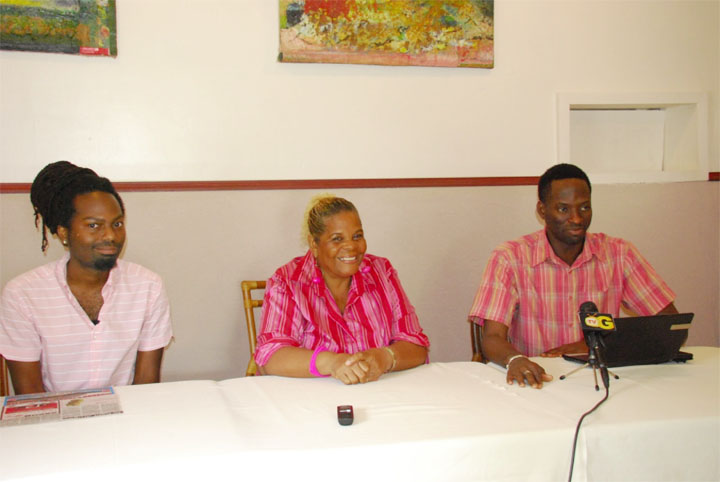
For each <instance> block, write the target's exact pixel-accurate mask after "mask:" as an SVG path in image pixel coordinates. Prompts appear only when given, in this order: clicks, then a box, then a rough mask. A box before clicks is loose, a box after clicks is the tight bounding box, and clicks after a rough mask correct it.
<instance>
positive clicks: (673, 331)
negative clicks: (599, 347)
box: [563, 313, 694, 368]
mask: <svg viewBox="0 0 720 482" xmlns="http://www.w3.org/2000/svg"><path fill="white" fill-rule="evenodd" d="M693 316H694V314H693V313H680V314H677V315H655V316H636V317H632V318H615V327H616V329H617V331H613V332H610V333H609V334H607V335H604V338H603V339H604V341H605V362H606V363H607V366H608V367H610V368H612V367H624V366H628V365H652V364H655V363H665V362H669V361H676V362H684V361H687V360H692V353H685V352H682V351H680V347H681V346H682V344H683V343H685V340H687V337H688V330H689V329H690V322H691V321H692V319H693ZM563 358H565V359H566V360H570V361H574V362H581V363H587V355H563Z"/></svg>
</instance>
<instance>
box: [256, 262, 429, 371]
mask: <svg viewBox="0 0 720 482" xmlns="http://www.w3.org/2000/svg"><path fill="white" fill-rule="evenodd" d="M313 279H316V280H317V282H316V281H313ZM400 340H404V341H409V342H411V343H414V344H416V345H421V346H425V347H427V346H430V342H429V341H428V338H427V336H425V334H424V333H423V331H422V328H420V324H419V322H418V318H417V315H416V314H415V308H413V306H412V305H411V304H410V301H409V300H408V298H407V296H406V295H405V291H403V288H402V286H401V285H400V280H399V279H398V276H397V272H396V271H395V268H393V267H392V265H391V264H390V261H388V260H387V259H385V258H380V257H377V256H373V255H371V254H366V255H365V257H364V258H363V261H362V264H361V266H360V270H359V271H358V272H357V273H356V274H355V275H353V277H352V283H351V285H350V292H349V293H348V301H347V306H345V311H344V313H343V314H340V312H339V310H338V308H337V304H336V303H335V300H334V299H333V297H332V294H331V293H330V290H329V289H328V288H327V286H326V285H325V282H324V281H323V280H322V276H321V274H320V270H319V269H318V268H317V267H316V266H315V260H314V258H313V256H312V254H311V253H310V251H308V252H307V254H306V255H305V256H301V257H298V258H295V259H293V260H292V261H290V262H289V263H288V264H286V265H285V266H283V267H281V268H280V269H278V270H277V271H276V272H275V274H274V275H273V276H272V278H270V279H269V280H268V284H267V288H266V290H265V300H264V302H263V310H262V329H261V333H260V335H259V336H258V346H257V350H256V351H255V361H256V362H257V364H258V365H261V366H263V365H265V364H267V362H268V360H269V359H270V357H271V356H272V355H273V353H275V352H276V351H277V350H278V349H280V348H282V347H285V346H297V347H302V348H307V349H309V350H314V349H315V348H317V347H318V346H319V345H322V346H323V347H325V348H326V349H327V350H329V351H333V352H335V353H356V352H359V351H363V350H367V349H369V348H377V347H383V346H387V345H389V344H390V343H392V342H394V341H400Z"/></svg>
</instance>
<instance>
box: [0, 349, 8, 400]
mask: <svg viewBox="0 0 720 482" xmlns="http://www.w3.org/2000/svg"><path fill="white" fill-rule="evenodd" d="M8 395H10V383H9V380H8V366H7V363H5V358H4V357H3V356H2V355H0V397H7V396H8Z"/></svg>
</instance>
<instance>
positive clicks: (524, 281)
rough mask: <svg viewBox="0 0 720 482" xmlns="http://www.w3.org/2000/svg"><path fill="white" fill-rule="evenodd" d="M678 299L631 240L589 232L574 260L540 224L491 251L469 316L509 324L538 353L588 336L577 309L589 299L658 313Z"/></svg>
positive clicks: (520, 343)
mask: <svg viewBox="0 0 720 482" xmlns="http://www.w3.org/2000/svg"><path fill="white" fill-rule="evenodd" d="M674 299H675V293H673V292H672V290H671V289H670V288H669V287H668V286H667V285H666V284H665V282H664V281H663V280H662V279H661V278H660V276H659V275H658V274H657V273H656V272H655V270H654V269H653V268H652V266H650V264H649V263H648V262H647V261H646V260H645V259H644V258H643V257H642V256H641V255H640V253H639V252H638V251H637V249H636V248H635V246H633V245H632V244H631V243H629V242H627V241H624V240H622V239H619V238H612V237H610V236H606V235H605V234H602V233H597V234H594V233H588V234H587V237H586V238H585V246H584V247H583V251H582V252H581V253H580V256H578V258H577V259H576V260H575V262H574V263H573V265H572V266H568V265H567V264H566V263H565V262H564V261H562V260H561V259H560V258H558V256H557V255H556V254H555V252H554V251H553V250H552V247H551V246H550V243H549V242H548V240H547V236H546V234H545V230H540V231H537V232H535V233H532V234H529V235H527V236H523V237H522V238H520V239H518V240H516V241H509V242H507V243H503V244H502V245H500V246H499V247H498V248H497V249H496V250H495V251H493V253H492V255H491V256H490V260H489V261H488V265H487V268H486V269H485V273H484V275H483V278H482V281H481V282H480V287H479V288H478V291H477V294H476V295H475V301H473V305H472V308H471V310H470V315H469V317H470V320H471V321H474V322H476V323H480V324H482V321H483V320H493V321H497V322H499V323H502V324H504V325H506V326H508V327H509V331H508V336H509V338H510V341H511V343H512V344H513V346H514V347H515V348H516V349H518V350H519V351H520V352H521V353H523V354H524V355H527V356H537V355H539V354H540V353H543V352H545V351H547V350H550V349H553V348H556V347H558V346H561V345H564V344H567V343H574V342H576V341H579V340H580V339H581V338H582V337H583V335H582V330H581V329H580V322H579V321H578V315H577V313H578V309H579V307H580V304H581V303H583V302H585V301H593V302H594V303H595V304H596V305H597V307H598V309H599V311H600V312H602V313H611V314H612V315H613V316H618V315H619V314H620V306H621V305H622V306H623V307H625V308H626V309H628V310H631V311H632V312H634V313H636V314H638V315H652V314H656V313H658V312H659V311H661V310H662V309H663V308H665V307H666V306H667V305H669V304H670V303H671V302H672V301H673V300H674Z"/></svg>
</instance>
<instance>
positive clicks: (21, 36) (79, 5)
mask: <svg viewBox="0 0 720 482" xmlns="http://www.w3.org/2000/svg"><path fill="white" fill-rule="evenodd" d="M0 49H3V50H25V51H31V52H56V53H64V54H80V55H102V56H112V57H115V56H116V55H117V28H116V19H115V0H0Z"/></svg>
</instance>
